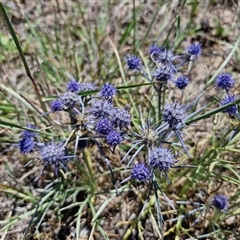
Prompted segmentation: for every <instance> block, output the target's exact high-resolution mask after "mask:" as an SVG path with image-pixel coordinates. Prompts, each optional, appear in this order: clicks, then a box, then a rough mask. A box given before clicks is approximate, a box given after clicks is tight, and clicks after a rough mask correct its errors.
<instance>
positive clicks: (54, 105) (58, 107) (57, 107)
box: [51, 99, 64, 112]
mask: <svg viewBox="0 0 240 240" xmlns="http://www.w3.org/2000/svg"><path fill="white" fill-rule="evenodd" d="M51 109H52V111H53V112H58V111H62V110H63V109H64V105H63V103H62V101H61V100H60V99H55V100H53V101H52V102H51Z"/></svg>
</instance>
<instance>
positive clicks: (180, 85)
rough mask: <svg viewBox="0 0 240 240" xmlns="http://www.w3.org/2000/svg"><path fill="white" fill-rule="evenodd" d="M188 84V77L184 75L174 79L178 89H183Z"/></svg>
mask: <svg viewBox="0 0 240 240" xmlns="http://www.w3.org/2000/svg"><path fill="white" fill-rule="evenodd" d="M188 84H189V78H188V77H186V76H180V77H178V78H177V79H176V80H175V86H176V87H177V88H179V89H180V90H183V89H184V88H185V87H186V86H187V85H188Z"/></svg>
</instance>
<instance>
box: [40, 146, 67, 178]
mask: <svg viewBox="0 0 240 240" xmlns="http://www.w3.org/2000/svg"><path fill="white" fill-rule="evenodd" d="M41 156H42V160H43V162H44V163H45V166H47V165H52V167H53V168H55V173H56V174H57V172H58V170H59V168H60V167H63V168H65V169H66V168H67V165H66V159H67V157H66V156H65V148H64V146H63V144H57V143H54V142H52V143H50V144H47V145H45V146H43V148H42V149H41Z"/></svg>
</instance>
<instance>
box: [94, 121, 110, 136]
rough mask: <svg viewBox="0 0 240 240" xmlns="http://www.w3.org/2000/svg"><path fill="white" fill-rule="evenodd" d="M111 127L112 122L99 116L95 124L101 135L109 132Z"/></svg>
mask: <svg viewBox="0 0 240 240" xmlns="http://www.w3.org/2000/svg"><path fill="white" fill-rule="evenodd" d="M112 128H113V126H112V123H111V122H110V120H109V119H107V118H101V119H100V120H99V121H98V122H97V123H96V126H95V129H96V131H97V132H98V133H100V134H103V135H107V134H108V133H110V132H111V130H112Z"/></svg>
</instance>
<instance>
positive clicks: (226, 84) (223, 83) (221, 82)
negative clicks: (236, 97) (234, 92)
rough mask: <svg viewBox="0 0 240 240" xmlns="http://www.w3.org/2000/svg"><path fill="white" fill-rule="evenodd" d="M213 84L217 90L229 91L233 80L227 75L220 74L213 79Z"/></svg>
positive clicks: (233, 82)
mask: <svg viewBox="0 0 240 240" xmlns="http://www.w3.org/2000/svg"><path fill="white" fill-rule="evenodd" d="M215 84H216V86H217V87H218V88H220V89H223V90H226V91H227V92H228V91H229V89H230V88H232V87H233V86H234V84H235V80H234V79H233V77H232V75H231V74H229V73H220V74H218V76H217V77H216V79H215Z"/></svg>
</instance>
